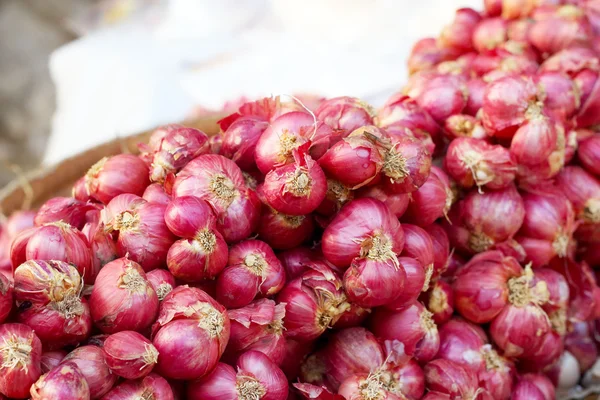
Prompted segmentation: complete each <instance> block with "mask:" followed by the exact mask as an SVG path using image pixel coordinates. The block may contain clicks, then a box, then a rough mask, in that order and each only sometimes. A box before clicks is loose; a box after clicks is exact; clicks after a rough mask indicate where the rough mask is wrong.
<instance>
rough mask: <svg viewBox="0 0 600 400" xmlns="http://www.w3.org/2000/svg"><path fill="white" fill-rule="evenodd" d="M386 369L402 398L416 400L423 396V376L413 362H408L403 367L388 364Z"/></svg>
mask: <svg viewBox="0 0 600 400" xmlns="http://www.w3.org/2000/svg"><path fill="white" fill-rule="evenodd" d="M388 368H389V369H390V372H391V373H392V378H393V380H394V382H396V383H397V384H398V387H399V388H400V392H401V394H402V395H403V396H404V397H406V398H407V399H408V400H418V399H420V398H421V397H422V396H423V393H424V392H425V374H424V373H423V369H421V367H420V366H419V364H418V363H417V362H416V361H415V360H409V361H408V362H406V363H405V364H403V365H393V364H388Z"/></svg>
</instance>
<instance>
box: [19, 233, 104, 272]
mask: <svg viewBox="0 0 600 400" xmlns="http://www.w3.org/2000/svg"><path fill="white" fill-rule="evenodd" d="M35 229H36V230H35V232H33V234H32V235H31V236H30V237H29V239H28V240H27V245H26V247H25V257H26V259H27V260H58V261H64V262H67V263H70V264H73V265H75V267H76V268H77V270H78V271H79V273H80V274H81V275H83V276H84V277H85V278H86V281H88V282H93V279H92V278H93V274H92V265H91V264H92V255H91V253H90V249H89V246H88V241H87V239H86V237H85V235H84V234H82V233H81V232H80V231H79V230H77V229H75V228H74V227H72V226H71V225H69V224H67V223H65V222H60V221H59V222H50V223H47V224H45V225H43V226H40V227H38V228H35ZM13 246H14V245H13ZM13 267H14V268H17V267H18V265H13Z"/></svg>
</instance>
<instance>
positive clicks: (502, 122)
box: [481, 76, 538, 136]
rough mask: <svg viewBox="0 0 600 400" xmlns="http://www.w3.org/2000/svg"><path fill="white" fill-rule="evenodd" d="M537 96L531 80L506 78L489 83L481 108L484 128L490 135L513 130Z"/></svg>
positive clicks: (518, 77)
mask: <svg viewBox="0 0 600 400" xmlns="http://www.w3.org/2000/svg"><path fill="white" fill-rule="evenodd" d="M537 96H538V89H537V87H536V85H535V83H534V82H533V80H532V79H531V78H526V77H523V76H507V77H505V78H502V79H498V80H496V81H494V82H492V83H490V84H489V85H488V87H487V88H486V91H485V94H484V99H483V105H482V108H481V109H482V111H483V117H482V121H483V124H484V127H485V128H486V129H487V130H489V132H490V133H492V134H501V133H502V131H504V130H507V129H509V128H510V129H514V128H515V127H516V126H518V125H520V124H522V123H523V122H524V121H525V112H526V110H527V108H528V107H529V105H530V103H531V102H533V101H536V99H537ZM513 132H514V131H513ZM509 136H512V134H509Z"/></svg>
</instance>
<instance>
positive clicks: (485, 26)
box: [473, 18, 507, 53]
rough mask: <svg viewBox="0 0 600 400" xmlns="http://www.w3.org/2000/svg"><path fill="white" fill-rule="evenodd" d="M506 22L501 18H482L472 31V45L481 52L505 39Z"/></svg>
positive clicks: (492, 47) (496, 45)
mask: <svg viewBox="0 0 600 400" xmlns="http://www.w3.org/2000/svg"><path fill="white" fill-rule="evenodd" d="M506 35H507V22H506V21H505V20H504V19H502V18H487V19H484V20H482V21H481V22H480V23H479V24H478V25H477V26H476V27H475V30H474V31H473V47H475V50H477V51H478V52H480V53H482V52H484V51H486V50H493V49H494V48H496V47H498V46H499V45H501V44H502V43H504V42H505V41H506V39H507V37H506Z"/></svg>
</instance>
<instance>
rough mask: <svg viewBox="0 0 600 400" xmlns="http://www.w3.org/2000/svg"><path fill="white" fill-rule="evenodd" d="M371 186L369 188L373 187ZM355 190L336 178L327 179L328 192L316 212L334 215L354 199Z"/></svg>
mask: <svg viewBox="0 0 600 400" xmlns="http://www.w3.org/2000/svg"><path fill="white" fill-rule="evenodd" d="M371 187H373V186H369V187H367V188H371ZM354 196H355V192H354V191H353V190H351V189H350V188H348V187H346V186H344V185H342V184H341V183H340V182H338V181H336V180H335V179H327V192H326V194H325V199H323V201H322V202H321V204H319V206H318V207H317V208H316V210H315V212H316V213H317V214H319V215H324V216H332V215H334V214H336V213H337V212H338V211H339V210H340V208H342V206H343V205H344V204H346V203H347V202H349V201H350V200H352V199H354Z"/></svg>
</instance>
